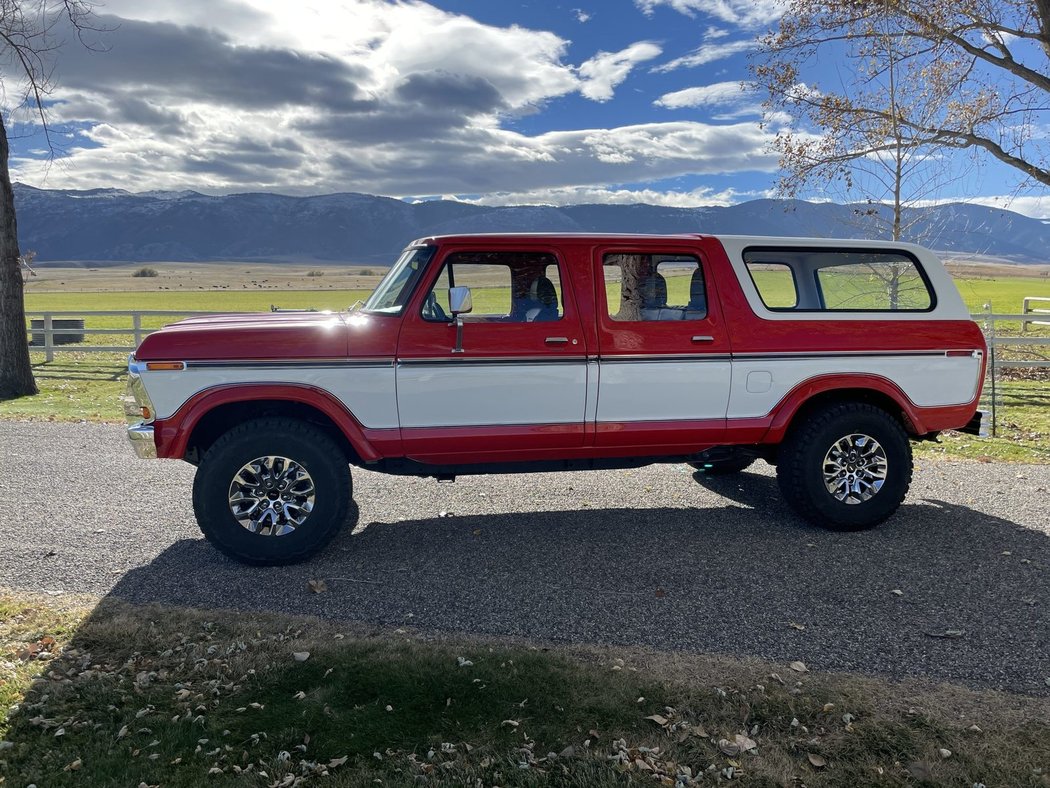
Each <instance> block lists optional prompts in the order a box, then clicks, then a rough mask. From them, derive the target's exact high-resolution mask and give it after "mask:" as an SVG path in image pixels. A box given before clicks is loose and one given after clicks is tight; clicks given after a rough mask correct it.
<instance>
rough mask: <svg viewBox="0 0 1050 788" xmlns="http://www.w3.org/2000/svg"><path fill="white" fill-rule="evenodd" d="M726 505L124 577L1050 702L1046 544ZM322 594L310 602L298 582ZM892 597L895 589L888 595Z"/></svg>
mask: <svg viewBox="0 0 1050 788" xmlns="http://www.w3.org/2000/svg"><path fill="white" fill-rule="evenodd" d="M698 481H699V482H700V483H701V484H703V485H705V486H707V487H708V488H710V489H711V490H712V491H714V492H717V493H718V494H720V495H723V496H725V497H726V498H728V499H729V500H730V501H733V502H735V505H734V504H731V505H728V506H723V507H716V508H705V509H693V508H650V509H646V508H637V509H628V508H621V509H601V510H589V509H583V510H573V511H542V512H534V513H527V514H526V513H521V514H492V515H484V516H464V517H456V516H452V517H438V518H428V519H416V520H408V521H402V522H396V523H384V522H370V523H367V524H363V527H359V528H358V529H356V530H355V531H354V532H353V533H351V532H350V530H349V529H347V530H346V531H345V532H344V533H343V534H342V535H341V536H340V537H339V538H337V540H336V541H335V543H334V544H333V545H332V546H331V547H330V548H329V549H328V550H326V551H325V553H323V554H322V555H321V556H318V557H317V558H316V559H315V560H313V561H311V562H308V563H306V564H302V565H298V566H291V567H280V568H251V567H245V566H241V565H239V564H237V563H234V562H232V561H230V560H228V559H226V558H224V557H223V556H222V555H220V554H219V553H218V552H217V551H216V550H214V549H213V548H211V547H210V546H209V545H208V544H207V543H206V542H204V541H203V540H183V541H179V542H176V543H175V544H173V545H172V546H171V547H170V548H169V549H167V550H165V551H164V552H163V553H162V554H160V555H159V556H158V557H157V558H156V559H155V560H154V561H152V562H151V563H150V564H148V565H147V566H144V567H142V568H139V569H135V570H132V571H131V572H129V573H128V574H127V575H126V576H124V577H123V578H122V579H121V580H120V582H119V583H118V584H117V586H116V587H115V588H114V589H113V591H112V594H113V595H114V596H116V597H118V598H122V599H126V600H129V601H133V602H140V603H141V602H161V603H167V604H176V605H191V606H196V607H203V608H214V607H227V608H236V609H243V610H252V611H282V612H291V613H302V614H310V615H318V616H323V617H326V618H337V619H350V620H355V621H364V622H368V623H374V624H378V625H384V626H410V627H413V628H416V629H420V630H424V631H428V630H430V631H454V632H468V633H481V634H495V635H512V636H527V637H532V638H539V639H544V640H549V641H555V642H559V641H574V642H598V643H608V644H622V645H638V646H646V647H653V648H658V649H672V650H689V651H703V652H722V653H729V654H734V655H740V656H754V657H761V658H766V659H773V660H778V661H787V660H795V659H801V660H803V661H804V662H806V663H807V665H809V666H810V667H811V668H814V669H824V670H860V671H864V672H873V673H880V674H884V675H890V676H905V675H907V676H918V677H923V676H924V677H928V678H931V679H935V680H946V681H956V682H962V683H968V684H971V685H977V686H988V687H996V688H1003V689H1010V690H1013V691H1020V692H1026V693H1030V694H1041V695H1048V694H1050V686H1048V685H1047V683H1046V680H1047V679H1048V678H1050V647H1048V643H1050V538H1048V537H1047V536H1046V535H1044V534H1043V533H1040V532H1037V531H1033V530H1030V529H1027V528H1025V527H1023V526H1021V525H1018V524H1016V523H1013V522H1010V521H1008V520H1004V519H999V518H996V517H991V516H989V515H987V514H984V513H981V512H977V511H974V510H971V509H968V508H965V507H961V506H954V505H948V504H946V503H942V502H938V501H925V502H922V503H912V504H910V505H907V506H905V507H903V508H902V509H901V511H900V513H899V514H898V515H896V516H895V517H894V518H893V519H892V520H890V521H889V522H888V523H886V524H885V525H883V526H882V527H880V528H877V529H875V530H873V531H869V532H863V533H856V534H836V533H830V532H825V531H821V530H817V529H814V528H811V527H809V526H808V525H806V524H805V523H803V522H802V521H801V520H799V519H798V518H796V517H795V516H794V515H792V514H790V513H788V512H787V511H786V509H785V507H784V505H783V503H782V501H781V498H780V496H779V494H778V492H777V490H776V486H775V481H774V480H773V479H772V478H771V477H769V476H764V475H758V474H740V475H737V476H735V477H721V478H711V479H708V478H699V479H698ZM313 578H318V579H324V580H326V582H327V585H328V589H329V590H328V591H327V592H325V593H321V594H314V593H311V592H310V590H309V589H308V587H307V581H308V580H309V579H313ZM898 592H899V593H898Z"/></svg>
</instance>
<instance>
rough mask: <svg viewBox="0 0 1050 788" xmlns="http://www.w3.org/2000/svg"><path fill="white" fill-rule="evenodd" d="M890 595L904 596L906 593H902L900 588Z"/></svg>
mask: <svg viewBox="0 0 1050 788" xmlns="http://www.w3.org/2000/svg"><path fill="white" fill-rule="evenodd" d="M890 593H891V594H893V595H894V596H904V592H903V591H901V590H900V589H899V588H895V589H893V590H892V591H890Z"/></svg>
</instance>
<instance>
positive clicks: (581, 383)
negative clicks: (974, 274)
mask: <svg viewBox="0 0 1050 788" xmlns="http://www.w3.org/2000/svg"><path fill="white" fill-rule="evenodd" d="M985 350H986V348H985V342H984V338H983V336H982V334H981V332H980V330H979V329H978V327H977V325H976V324H975V323H974V322H973V321H972V320H971V319H970V317H969V315H968V313H967V310H966V308H965V306H964V304H963V302H962V299H961V298H960V297H959V294H958V291H957V290H956V288H955V285H954V283H953V282H952V279H951V277H950V276H949V275H948V273H947V272H946V271H945V269H944V267H943V266H942V265H941V263H940V262H939V261H938V260H937V258H936V257H935V256H934V255H933V254H932V253H931V252H929V251H928V250H926V249H923V248H921V247H918V246H914V245H909V244H903V243H889V242H873V241H856V240H829V239H799V238H764V237H743V236H719V237H714V236H709V235H667V236H641V235H548V234H544V235H540V234H516V235H509V234H508V235H456V236H441V237H432V238H423V239H420V240H418V241H414V242H413V243H412V244H410V245H409V246H408V247H407V248H406V249H405V251H404V252H403V253H402V255H401V256H400V258H399V259H398V260H397V262H396V263H395V264H394V265H393V266H392V267H391V269H390V271H389V273H388V274H387V275H386V276H385V277H384V279H383V280H382V281H381V282H380V284H379V286H378V287H377V288H376V290H375V292H373V293H372V295H371V296H370V297H369V299H368V300H367V301H366V302H365V303H364V305H363V306H360V307H359V308H356V309H352V310H349V311H347V312H341V313H328V312H305V313H270V314H225V315H215V316H211V317H201V318H192V319H188V320H183V321H181V322H179V323H175V324H174V325H171V326H167V327H165V328H164V329H162V330H160V331H158V332H156V333H154V334H151V335H150V336H148V337H147V338H146V340H145V341H144V342H143V343H142V345H141V346H140V347H139V348H138V350H137V351H136V352H135V354H134V355H133V356H132V357H131V359H130V365H129V366H130V377H129V387H128V388H129V394H128V397H127V398H126V400H125V402H126V406H125V407H126V410H127V412H128V415H129V421H130V422H131V423H130V426H129V428H128V435H129V438H130V439H131V443H132V445H133V447H134V448H135V450H136V452H137V453H138V454H139V455H140V456H142V457H163V458H171V459H178V460H185V461H187V462H190V463H192V464H194V465H196V466H197V472H196V477H195V481H194V486H193V504H194V509H195V512H196V515H197V520H198V522H199V524H200V527H201V529H202V530H203V532H204V534H205V535H206V536H207V538H208V539H209V540H211V541H212V542H213V544H214V545H215V546H216V547H217V548H219V549H220V550H222V551H223V552H224V553H226V554H228V555H230V556H232V557H234V558H236V559H239V560H241V561H245V562H249V563H258V564H277V563H290V562H293V561H298V560H302V559H304V558H306V557H308V556H310V555H312V554H314V553H315V552H317V551H318V550H320V549H321V548H322V547H323V546H324V545H325V544H326V543H327V542H328V541H329V540H330V539H331V538H332V537H333V536H334V535H335V534H336V532H337V531H338V530H339V528H340V527H341V526H342V525H343V524H344V521H345V520H346V519H347V516H348V511H349V508H350V501H351V491H352V486H351V467H352V466H359V467H362V468H367V469H369V470H374V471H382V472H386V473H393V474H406V475H415V476H432V477H436V478H437V479H441V480H450V479H454V478H455V477H456V476H457V475H460V474H477V473H516V472H525V471H555V470H582V469H607V468H624V467H636V466H641V465H646V464H650V463H658V462H684V463H690V464H692V465H694V466H695V467H697V468H698V469H700V470H701V471H702V472H705V473H729V472H736V471H740V470H743V469H744V468H745V467H747V466H748V465H750V464H751V463H752V462H754V461H755V460H756V459H759V458H760V459H762V460H765V461H766V462H769V463H771V464H773V465H775V466H776V468H777V477H778V480H779V484H780V488H781V490H782V492H783V495H784V497H785V499H786V500H787V502H788V503H789V504H790V505H791V507H792V508H793V509H794V510H795V511H796V512H798V513H799V514H800V515H801V516H803V517H805V518H806V519H808V520H810V521H811V522H813V523H815V524H817V525H819V526H822V527H826V528H832V529H839V530H857V529H862V528H868V527H871V526H874V525H876V524H878V523H880V522H881V521H883V520H885V519H886V518H887V517H889V516H890V515H892V514H893V513H894V512H895V511H896V510H897V508H898V506H899V505H900V503H901V501H902V500H903V498H904V495H905V493H906V492H907V490H908V486H909V484H910V481H911V475H912V457H911V445H910V441H917V440H930V439H933V438H935V437H936V436H937V434H938V433H939V432H940V431H942V430H949V429H956V430H960V429H961V430H966V431H969V432H974V433H979V432H980V431H981V430H982V428H983V421H982V420H983V415H984V414H983V413H982V412H980V411H978V410H977V404H978V398H979V396H980V392H981V383H982V379H983V375H984V365H985Z"/></svg>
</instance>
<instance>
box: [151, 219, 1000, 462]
mask: <svg viewBox="0 0 1050 788" xmlns="http://www.w3.org/2000/svg"><path fill="white" fill-rule="evenodd" d="M424 242H426V243H431V244H434V245H437V246H438V247H439V248H438V251H437V253H436V254H435V255H434V257H433V259H432V261H431V263H430V268H429V270H428V271H426V272H425V273H424V275H423V277H421V281H420V282H419V285H418V286H417V288H416V290H415V292H414V293H413V295H412V298H411V299H410V300H409V302H408V303H407V304H406V306H405V309H404V310H403V313H402V315H390V316H380V315H347V314H337V315H336V314H322V313H275V314H261V315H255V314H240V315H217V316H210V317H202V318H191V319H189V320H184V321H181V322H179V323H176V324H175V325H173V326H169V327H167V328H165V329H164V330H163V331H161V332H158V333H154V334H152V335H150V336H149V337H147V338H146V340H145V341H144V342H143V343H142V345H141V346H140V348H139V350H138V351H137V352H136V357H137V359H138V360H140V361H162V362H177V361H190V362H193V361H248V362H250V361H268V360H271V361H282V360H296V361H299V360H303V361H311V360H313V361H321V360H343V359H350V360H352V359H355V358H361V359H365V358H389V359H393V358H395V357H397V358H401V359H407V360H411V359H445V358H458V359H467V360H469V359H472V358H475V359H482V358H507V359H514V358H520V357H526V356H527V357H539V358H552V359H553V358H558V357H564V356H569V357H575V358H584V357H586V358H591V359H594V358H598V357H602V358H610V359H615V358H617V357H623V356H631V355H641V354H644V355H653V356H660V355H689V356H698V357H699V356H703V355H707V354H717V355H725V356H728V355H729V354H730V353H733V354H763V353H782V352H792V353H820V352H849V351H866V352H889V353H892V352H901V351H928V350H931V349H936V350H942V351H946V352H947V355H949V356H965V355H968V354H970V353H971V352H973V351H974V350H980V351H983V350H984V349H985V344H984V339H983V336H982V335H981V332H980V329H979V328H978V326H977V325H976V324H975V323H973V322H971V321H968V320H958V321H945V320H932V319H925V318H924V317H919V318H917V319H916V318H914V317H911V316H909V317H908V319H906V320H900V319H878V318H876V319H872V320H867V319H865V320H862V321H855V320H834V319H826V316H822V315H814V317H813V319H802V320H769V319H764V318H762V317H760V316H758V315H756V314H755V312H754V310H752V308H751V306H750V304H749V303H748V301H747V299H746V296H745V295H744V291H743V289H742V287H741V285H740V282H739V281H738V280H737V277H736V273H735V271H734V269H733V268H732V265H731V263H730V261H729V259H728V257H727V256H726V253H725V250H724V248H723V247H722V245H721V243H720V242H719V241H718V240H717V239H716V238H714V237H711V236H702V235H675V236H664V237H649V238H646V237H633V238H632V237H623V238H619V237H616V236H577V235H544V236H540V235H520V234H519V235H501V236H487V237H482V236H446V237H441V238H432V239H424ZM480 250H486V251H501V250H513V251H535V252H546V253H549V254H551V255H553V256H554V257H555V259H556V260H557V261H558V263H559V268H560V279H561V289H562V308H563V313H564V314H563V317H562V319H561V320H558V321H551V322H542V323H484V324H482V323H471V322H469V317H468V318H467V320H468V322H466V324H465V326H464V330H463V353H462V354H453V353H452V349H453V347H454V345H455V338H456V329H455V327H454V326H453V325H449V324H444V323H433V322H427V321H425V320H423V319H422V316H421V314H420V312H421V308H422V303H423V299H424V298H425V296H426V294H427V292H428V291H429V290H430V288H431V286H432V284H433V282H434V281H435V280H436V278H437V276H438V274H439V273H440V270H441V267H442V265H443V263H444V261H445V259H446V258H447V257H448V255H449V254H451V253H454V252H459V251H480ZM617 252H619V253H641V254H653V253H672V254H673V253H679V254H684V255H693V256H696V257H698V258H699V259H700V261H701V266H702V267H703V268H704V271H705V280H706V290H707V306H708V315H707V317H706V318H705V319H704V320H700V321H681V322H676V321H666V322H661V321H653V322H644V323H643V322H639V323H623V322H617V321H612V320H611V319H610V318H609V316H608V309H607V307H606V304H605V282H604V273H603V266H602V262H603V256H604V255H605V254H606V253H617ZM727 326H732V331H731V334H730V332H729V331H728V330H727ZM697 336H704V337H710V338H711V339H710V341H703V342H696V341H694V340H693V338H694V337H697ZM550 337H565V338H566V339H567V340H568V342H566V343H565V344H556V345H552V344H550V343H548V342H547V341H546V340H547V339H548V338H550ZM187 374H191V373H187ZM347 374H348V375H349V374H353V372H352V370H351V369H348V370H347ZM982 377H983V370H982ZM843 389H862V390H866V391H873V392H878V393H880V394H882V395H884V396H886V397H889V398H890V399H891V400H892V401H893V402H894V403H896V406H897V407H898V408H899V409H900V411H901V412H902V413H904V414H905V415H906V417H907V419H908V421H909V422H910V423H911V425H912V428H913V429H912V431H913V432H914V433H915V434H917V435H921V434H925V433H929V432H935V431H938V430H943V429H949V428H953V427H961V426H963V425H964V424H966V423H967V422H968V421H969V420H970V417H971V416H972V415H973V413H974V410H975V409H976V406H977V398H975V399H974V400H973V401H972V402H970V403H967V404H965V405H958V406H950V407H937V408H920V407H917V406H916V405H915V404H914V403H912V402H911V401H910V400H909V399H908V397H907V396H905V395H904V393H903V392H902V391H901V390H900V389H899V388H898V387H897V385H896V384H894V383H893V382H892V381H890V380H888V379H886V378H882V377H879V376H877V375H868V374H839V375H822V376H819V377H816V378H813V379H810V380H807V381H804V382H803V383H801V384H799V385H798V386H796V387H795V389H793V390H792V391H791V392H790V393H789V394H788V395H787V396H786V397H784V399H782V400H781V402H780V403H778V404H777V406H776V407H775V408H774V409H773V411H772V412H771V413H770V414H769V415H768V416H764V417H761V418H749V419H730V420H728V421H727V420H725V419H711V420H703V421H689V422H683V421H653V422H632V423H598V424H595V423H593V422H585V421H584V419H583V418H582V416H581V420H580V422H579V423H574V424H554V425H550V424H532V425H524V426H521V425H512V426H498V425H497V426H485V427H453V428H424V429H405V430H400V431H399V430H397V429H383V430H374V429H366V428H363V427H362V426H361V424H360V423H359V422H358V421H357V420H356V419H355V418H354V416H353V415H352V414H351V413H350V412H349V411H347V409H346V408H345V406H344V405H343V404H342V403H341V402H339V401H338V400H336V399H335V397H334V396H333V395H331V394H329V393H328V392H326V391H323V390H321V389H318V388H315V387H311V386H306V385H299V384H294V383H288V384H237V383H234V384H230V385H228V386H222V387H218V388H214V389H209V390H207V391H204V392H201V393H199V394H197V395H195V396H194V397H192V398H191V399H190V400H188V401H187V402H186V403H184V404H183V406H182V407H181V408H180V409H179V410H178V412H177V413H175V414H174V415H172V416H171V417H170V418H168V419H163V420H158V421H157V422H156V424H155V440H156V443H157V448H158V454H159V456H162V457H182V456H184V454H185V451H186V446H187V443H188V441H189V438H190V436H191V434H192V432H193V429H194V427H195V426H196V425H197V424H198V423H199V421H200V419H201V418H202V417H203V416H204V415H205V414H206V413H207V412H209V411H210V410H211V409H212V408H214V407H217V406H220V405H224V404H229V403H234V402H250V401H256V400H281V401H289V402H297V403H301V404H303V405H306V406H309V407H312V408H315V409H316V410H317V411H318V412H320V413H322V414H324V415H325V416H327V417H328V418H329V419H331V421H332V422H333V423H335V424H336V425H337V426H338V427H339V429H340V430H341V431H342V432H343V434H344V435H345V436H346V438H347V440H348V441H349V442H350V444H351V445H352V446H353V447H354V449H355V451H356V452H357V453H358V454H359V455H360V457H361V459H362V460H363V461H364V462H366V463H367V462H374V461H377V460H379V459H382V458H395V457H409V458H411V459H415V460H419V461H423V462H430V463H434V464H462V463H485V462H512V461H518V460H520V461H527V460H556V459H586V458H588V457H595V458H604V457H632V456H636V457H650V456H652V457H659V456H678V455H682V454H688V453H692V452H696V451H701V450H703V449H706V448H710V447H711V446H714V445H724V444H748V445H754V444H759V443H762V444H776V443H778V442H780V441H781V440H783V437H784V435H785V433H786V431H787V429H788V427H789V426H790V424H791V421H792V419H793V418H794V417H795V415H796V414H797V413H798V411H799V409H800V408H801V407H803V406H804V405H805V403H806V402H807V401H809V400H810V399H811V398H812V397H814V396H819V395H821V394H825V393H827V392H833V391H841V390H843ZM577 394H579V395H581V396H582V392H566V396H576V395H577ZM658 394H659V392H654V396H655V399H654V402H658ZM391 395H392V396H393V392H392V394H391ZM599 397H600V395H599Z"/></svg>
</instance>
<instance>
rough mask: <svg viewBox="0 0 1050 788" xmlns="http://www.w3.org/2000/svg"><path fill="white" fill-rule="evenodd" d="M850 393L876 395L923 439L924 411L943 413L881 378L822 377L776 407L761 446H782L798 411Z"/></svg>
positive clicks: (797, 389)
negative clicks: (828, 397)
mask: <svg viewBox="0 0 1050 788" xmlns="http://www.w3.org/2000/svg"><path fill="white" fill-rule="evenodd" d="M850 392H862V393H874V394H876V395H878V396H879V398H880V399H881V398H888V399H889V400H891V401H892V402H893V403H894V404H895V405H896V406H897V407H898V408H899V409H900V412H901V413H902V414H903V416H904V418H905V419H906V423H905V425H904V427H905V430H906V431H907V432H909V433H911V434H913V435H924V434H925V433H927V432H929V431H930V430H929V428H928V427H927V425H926V420H925V418H924V415H923V413H922V412H921V411H923V410H940V409H932V408H925V409H924V408H919V407H918V406H916V405H915V403H913V402H912V401H911V400H910V399H909V398H908V395H907V394H905V393H904V391H903V390H902V389H901V388H900V387H899V386H898V385H897V384H896V383H894V382H893V381H892V380H890V379H888V378H884V377H882V376H880V375H872V374H865V373H858V374H854V373H851V374H830V375H820V376H818V377H814V378H809V379H808V380H804V381H802V382H801V383H799V384H798V385H796V386H795V387H794V388H793V389H791V391H789V392H788V393H787V394H786V395H785V396H784V397H783V399H781V400H780V402H778V403H777V405H776V407H774V408H773V411H772V419H771V420H770V422H769V428H768V429H767V431H766V434H765V435H764V436H763V437H762V440H761V442H762V443H779V442H781V441H782V440H783V439H784V436H785V435H786V434H787V431H788V429H790V427H791V425H792V424H793V423H794V420H795V417H796V416H797V415H798V413H799V411H801V410H802V409H803V408H804V407H805V406H806V405H807V404H808V403H810V402H812V401H813V400H814V399H815V398H816V397H820V396H821V395H825V394H835V393H841V394H842V395H843V398H844V399H848V398H849V394H850Z"/></svg>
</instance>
